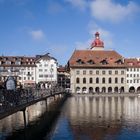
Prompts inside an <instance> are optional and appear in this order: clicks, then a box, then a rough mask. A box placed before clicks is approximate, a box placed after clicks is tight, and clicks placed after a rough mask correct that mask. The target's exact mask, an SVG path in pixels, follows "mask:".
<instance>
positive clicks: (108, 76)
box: [68, 32, 129, 93]
mask: <svg viewBox="0 0 140 140" xmlns="http://www.w3.org/2000/svg"><path fill="white" fill-rule="evenodd" d="M68 66H69V70H70V76H71V90H72V92H73V93H122V92H128V91H129V85H128V83H127V78H126V77H127V63H125V59H124V57H122V56H121V55H120V54H119V53H117V52H116V51H113V50H104V43H103V41H101V40H100V37H99V33H98V32H97V33H96V34H95V40H94V41H93V43H92V45H91V48H90V49H89V50H75V51H74V53H73V54H72V56H71V58H70V60H69V61H68Z"/></svg>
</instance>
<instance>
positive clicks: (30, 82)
mask: <svg viewBox="0 0 140 140" xmlns="http://www.w3.org/2000/svg"><path fill="white" fill-rule="evenodd" d="M9 76H12V77H14V79H15V80H16V81H17V85H22V86H23V87H29V86H32V87H34V86H35V85H36V84H38V83H49V84H48V85H46V87H47V86H51V85H52V84H56V83H57V60H56V59H55V58H53V57H51V56H49V54H45V55H37V56H36V57H25V56H1V57H0V83H1V85H4V83H5V81H6V80H7V77H9Z"/></svg>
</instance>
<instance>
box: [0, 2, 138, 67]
mask: <svg viewBox="0 0 140 140" xmlns="http://www.w3.org/2000/svg"><path fill="white" fill-rule="evenodd" d="M139 15H140V1H138V0H131V1H130V0H0V55H16V56H17V55H22V56H23V55H26V56H35V55H36V54H45V53H48V52H49V53H50V55H52V56H54V57H55V58H56V59H57V60H58V62H59V64H63V65H65V64H66V63H67V61H68V59H69V58H70V56H71V55H72V53H73V51H74V50H75V49H87V48H89V47H90V44H91V43H92V40H94V34H95V32H96V31H98V32H100V38H101V39H102V40H103V41H104V44H105V48H106V49H113V50H116V51H117V52H119V53H120V54H121V55H123V56H124V57H140V16H139Z"/></svg>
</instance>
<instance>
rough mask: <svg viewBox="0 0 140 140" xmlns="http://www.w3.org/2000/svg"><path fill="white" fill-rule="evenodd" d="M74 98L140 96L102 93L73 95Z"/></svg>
mask: <svg viewBox="0 0 140 140" xmlns="http://www.w3.org/2000/svg"><path fill="white" fill-rule="evenodd" d="M72 95H73V96H77V97H78V96H79V97H82V96H83V97H86V96H87V97H137V96H140V94H138V93H121V94H119V93H100V94H97V93H96V94H90V93H87V94H72Z"/></svg>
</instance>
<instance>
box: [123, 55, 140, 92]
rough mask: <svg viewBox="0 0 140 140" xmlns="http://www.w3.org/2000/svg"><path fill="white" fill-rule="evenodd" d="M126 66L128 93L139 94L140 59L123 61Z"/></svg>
mask: <svg viewBox="0 0 140 140" xmlns="http://www.w3.org/2000/svg"><path fill="white" fill-rule="evenodd" d="M125 63H126V65H127V71H126V83H127V86H128V91H129V92H132V93H135V92H138V93H139V92H140V58H127V59H125Z"/></svg>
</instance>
